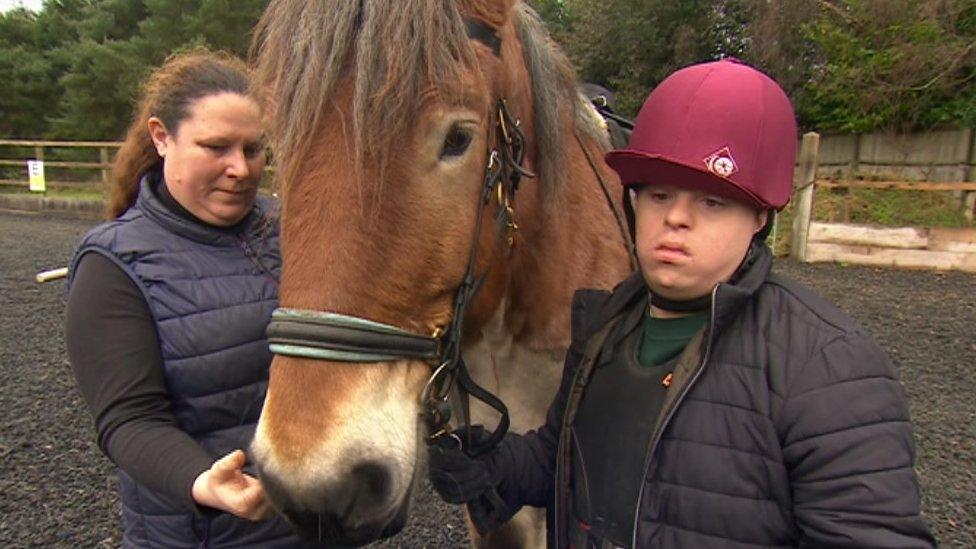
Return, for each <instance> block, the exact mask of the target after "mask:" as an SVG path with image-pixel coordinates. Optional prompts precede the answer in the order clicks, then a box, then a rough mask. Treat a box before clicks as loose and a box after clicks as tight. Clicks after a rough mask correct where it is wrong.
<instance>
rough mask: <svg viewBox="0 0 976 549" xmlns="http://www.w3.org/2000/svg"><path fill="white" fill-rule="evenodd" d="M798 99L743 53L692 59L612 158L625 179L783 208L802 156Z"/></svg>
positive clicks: (652, 100) (664, 85) (663, 87)
mask: <svg viewBox="0 0 976 549" xmlns="http://www.w3.org/2000/svg"><path fill="white" fill-rule="evenodd" d="M796 142H797V128H796V120H795V117H794V114H793V106H792V105H791V104H790V100H789V98H787V97H786V93H785V92H783V90H782V88H780V87H779V85H778V84H777V83H776V82H775V81H773V79H771V78H770V77H768V76H766V75H765V74H763V73H761V72H759V71H758V70H756V69H754V68H752V67H750V66H748V65H746V64H744V63H742V62H740V61H737V60H722V61H715V62H711V63H702V64H699V65H692V66H690V67H686V68H684V69H681V70H679V71H677V72H675V73H674V74H672V75H671V76H669V77H667V78H666V79H665V80H664V81H663V82H661V83H660V84H659V85H658V86H657V87H656V88H655V89H654V91H653V92H651V95H650V96H648V98H647V100H646V101H645V102H644V106H643V107H642V108H641V111H640V113H639V114H638V115H637V120H636V125H635V127H634V132H633V135H632V136H631V138H630V143H629V144H628V146H627V148H626V149H620V150H614V151H610V152H609V153H607V155H606V160H607V164H609V165H610V167H611V168H613V169H614V170H615V171H616V172H617V173H618V174H619V175H620V178H621V182H622V183H623V184H624V185H625V186H638V185H642V184H648V183H653V184H661V185H673V186H676V187H681V188H692V189H699V190H702V191H705V192H707V193H709V194H715V195H718V196H725V197H729V198H733V199H736V200H739V201H742V202H745V203H747V204H752V205H754V206H756V207H757V208H760V209H775V210H780V209H782V208H783V207H784V206H786V203H787V202H789V200H790V194H791V192H792V189H793V166H794V164H795V162H796Z"/></svg>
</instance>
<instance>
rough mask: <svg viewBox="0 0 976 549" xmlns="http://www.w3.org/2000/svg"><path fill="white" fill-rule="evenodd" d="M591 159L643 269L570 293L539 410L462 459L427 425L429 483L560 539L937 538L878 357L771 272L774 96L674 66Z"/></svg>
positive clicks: (778, 161) (719, 542)
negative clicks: (534, 425) (537, 514)
mask: <svg viewBox="0 0 976 549" xmlns="http://www.w3.org/2000/svg"><path fill="white" fill-rule="evenodd" d="M606 159H607V163H608V164H609V165H610V167H612V168H613V169H614V170H615V171H616V172H617V173H618V174H619V175H620V178H621V181H622V182H623V183H624V184H625V185H626V186H627V187H628V188H629V189H630V193H631V196H632V202H631V203H632V205H633V210H632V213H633V214H634V215H633V216H631V220H632V224H631V229H632V230H633V231H634V233H635V235H636V238H635V242H636V252H637V256H638V260H639V265H640V269H639V271H638V272H636V273H634V274H633V275H632V276H630V277H628V278H627V279H626V280H624V281H623V282H621V283H620V284H619V285H618V286H617V287H616V288H615V289H614V291H613V292H612V293H608V292H599V291H580V292H578V293H577V295H576V297H575V299H574V303H573V322H572V326H573V342H572V345H571V346H570V349H569V352H568V353H567V357H566V368H565V371H564V377H563V384H562V386H561V387H560V391H559V393H558V395H557V396H556V399H555V400H554V401H553V404H552V406H551V407H550V409H549V415H548V418H547V422H546V424H545V425H543V426H542V427H540V428H539V429H538V430H537V431H533V432H530V433H527V434H526V435H524V436H518V435H509V436H507V437H506V438H505V439H504V440H503V442H502V443H501V444H500V445H499V447H497V448H496V449H495V450H494V451H493V452H492V453H491V454H490V455H488V456H483V457H481V458H478V459H472V458H469V457H467V455H465V454H464V453H463V452H462V449H461V448H459V447H458V446H459V445H458V443H457V442H456V441H459V440H465V439H466V438H468V437H466V436H457V437H456V438H455V439H453V440H452V439H450V438H446V437H445V438H444V439H442V440H440V441H438V442H437V443H436V444H435V445H434V446H433V447H432V448H431V454H430V473H431V481H432V483H433V485H434V487H435V489H436V490H437V491H438V492H439V493H440V494H441V496H442V497H444V498H445V499H447V500H448V501H451V502H456V503H462V502H466V503H468V507H469V509H470V511H471V516H472V520H473V521H474V523H475V525H476V526H477V527H478V528H479V529H480V530H482V531H485V530H490V529H491V528H492V527H494V526H496V525H497V524H499V523H501V522H504V521H505V520H507V519H508V518H509V517H510V516H511V515H512V514H513V513H514V512H515V511H517V510H518V509H519V508H520V507H521V506H522V505H533V506H538V507H546V508H547V509H548V510H549V511H550V515H549V517H550V519H551V520H550V522H549V527H550V532H549V533H550V537H549V542H550V545H551V546H555V547H558V548H560V549H562V548H565V547H577V548H591V547H598V548H607V547H613V548H617V547H633V548H637V547H640V548H649V547H668V548H682V547H689V548H695V549H698V548H707V547H715V548H726V547H933V546H934V540H933V539H932V536H931V534H930V533H929V530H928V526H927V525H926V523H925V520H924V518H923V517H922V516H921V511H920V507H921V503H920V499H921V498H920V491H919V487H918V480H917V478H916V475H915V471H914V468H913V465H914V463H913V462H914V449H913V441H912V427H911V423H910V421H909V417H908V407H907V405H906V402H905V398H904V395H903V392H902V390H901V387H900V386H899V384H898V381H897V378H896V376H895V371H894V367H893V365H892V364H891V361H890V360H889V359H888V358H887V357H886V356H885V354H884V352H883V351H882V350H881V349H880V348H879V347H878V346H877V344H875V343H874V341H872V339H871V337H870V336H869V335H868V334H866V333H865V332H864V330H863V329H861V328H860V327H858V326H857V325H856V324H855V323H854V321H853V320H851V319H850V318H848V317H847V316H846V315H844V314H843V313H841V312H840V311H838V310H837V309H836V308H835V307H833V306H832V305H830V304H829V303H827V302H826V301H824V300H823V299H822V298H820V297H819V296H817V295H815V294H814V293H813V292H811V291H809V290H807V289H805V288H803V287H802V286H801V285H800V284H797V283H795V282H792V281H790V280H786V279H784V278H782V277H779V276H777V275H775V274H773V273H772V272H771V267H772V254H771V253H770V251H769V248H768V247H767V246H766V244H765V237H766V234H767V232H768V230H769V228H770V225H771V220H772V215H773V213H774V211H775V210H779V209H782V208H783V207H784V206H785V205H786V204H787V202H788V201H789V199H790V194H791V191H792V179H793V165H794V162H795V160H796V122H795V121H794V115H793V108H792V106H791V105H790V101H789V99H788V98H787V97H786V94H785V93H784V92H783V90H782V89H780V87H779V86H778V85H777V84H776V83H775V82H774V81H773V80H772V79H770V78H769V77H767V76H766V75H764V74H762V73H761V72H759V71H757V70H755V69H753V68H752V67H749V66H747V65H744V64H742V63H739V62H736V61H731V60H728V61H718V62H714V63H703V64H700V65H693V66H691V67H687V68H684V69H682V70H680V71H678V72H676V73H675V74H673V75H671V76H669V77H668V78H667V79H665V80H664V82H662V83H661V84H660V85H659V86H658V87H657V88H655V90H654V91H653V92H652V93H651V95H650V97H648V99H647V101H646V102H645V103H644V106H643V108H642V109H641V112H640V114H639V115H638V117H637V123H636V126H635V128H634V132H633V135H632V137H631V140H630V144H629V145H628V148H626V149H623V150H616V151H611V152H610V153H608V154H607V157H606ZM469 433H470V436H471V437H472V438H480V437H481V436H482V435H481V433H482V431H481V430H478V429H472V430H469ZM462 435H463V434H462Z"/></svg>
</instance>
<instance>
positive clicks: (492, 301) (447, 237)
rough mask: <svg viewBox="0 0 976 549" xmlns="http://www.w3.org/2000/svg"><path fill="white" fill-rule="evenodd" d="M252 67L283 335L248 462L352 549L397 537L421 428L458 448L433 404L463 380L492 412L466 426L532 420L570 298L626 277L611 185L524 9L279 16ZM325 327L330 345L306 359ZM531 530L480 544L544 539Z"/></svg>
mask: <svg viewBox="0 0 976 549" xmlns="http://www.w3.org/2000/svg"><path fill="white" fill-rule="evenodd" d="M252 59H253V60H254V69H255V87H256V89H257V90H259V96H260V98H261V101H262V103H263V105H264V111H265V113H266V116H267V128H268V138H269V141H270V146H271V150H273V151H274V157H275V163H276V175H275V178H276V187H277V189H278V193H279V195H280V197H281V215H280V223H281V247H282V256H283V270H282V278H281V285H280V306H281V309H280V310H279V311H280V315H279V313H278V312H276V315H277V316H276V317H275V320H273V321H272V325H271V326H269V334H270V333H272V331H274V330H272V328H274V327H275V326H276V325H277V326H278V328H280V330H278V331H277V332H276V333H279V335H280V336H281V338H283V339H280V340H279V344H278V346H277V347H278V348H277V349H275V348H274V347H275V346H274V345H272V347H273V349H272V350H274V351H275V352H277V353H278V354H277V355H276V356H275V358H274V360H273V363H272V366H271V372H270V379H269V386H268V392H267V397H266V401H265V403H264V408H263V411H262V414H261V418H260V421H259V424H258V427H257V429H256V433H255V438H254V440H253V443H252V446H251V449H250V455H251V457H252V459H253V460H254V462H255V464H256V465H257V467H258V470H259V474H260V476H261V479H262V483H263V485H264V487H265V489H266V492H267V494H268V497H269V499H270V500H271V502H272V503H273V505H274V506H275V507H276V509H278V510H279V511H280V512H281V513H282V514H283V515H284V516H285V517H286V518H288V520H289V521H290V522H291V524H292V526H293V527H294V528H295V529H296V530H297V531H298V532H299V533H301V534H302V535H304V536H305V537H308V538H311V539H317V540H320V541H324V542H327V543H339V544H348V545H359V544H364V543H368V542H370V541H373V540H376V539H380V538H383V537H387V536H390V535H393V534H395V533H396V532H397V531H399V530H400V529H401V528H402V526H403V524H404V522H405V520H406V515H407V512H408V507H409V505H408V502H409V500H410V494H411V490H412V488H413V486H415V484H416V480H417V479H418V478H419V477H421V476H422V475H423V474H425V471H424V469H425V467H424V465H423V464H424V456H425V444H424V442H425V440H426V439H427V436H428V429H431V428H434V429H439V430H442V431H443V430H449V427H448V426H447V417H446V415H447V412H448V410H444V409H442V408H436V409H431V408H429V407H428V405H429V404H431V402H433V403H434V404H444V401H445V400H446V395H447V394H448V392H449V391H452V390H453V389H457V386H458V385H464V387H462V389H465V388H469V389H470V388H471V387H472V385H470V384H468V385H466V384H465V383H463V381H464V380H463V379H462V378H465V377H470V380H471V381H472V382H473V384H474V385H473V387H478V388H483V389H484V392H483V393H482V394H485V395H487V397H485V400H491V399H490V398H489V397H493V396H497V397H498V398H497V399H495V401H494V402H495V403H494V404H491V406H486V405H484V404H482V403H480V402H473V403H472V406H471V417H470V418H469V419H468V421H472V422H475V423H484V422H489V423H494V422H499V423H505V422H507V421H508V417H509V416H510V417H511V429H512V430H513V431H516V432H524V431H525V430H528V429H530V428H534V427H537V426H538V425H540V424H541V423H542V422H543V421H544V416H545V411H546V408H547V406H548V405H549V403H550V400H551V398H552V396H553V395H554V394H555V391H556V389H557V387H558V384H559V379H560V373H561V370H562V359H563V356H564V354H565V351H566V348H567V346H568V344H569V337H570V312H571V300H572V296H573V293H574V291H575V290H577V289H579V288H603V289H609V288H611V287H612V286H613V285H614V284H615V283H617V282H619V281H621V280H622V279H623V278H625V276H626V275H627V274H628V273H629V272H631V269H632V264H631V259H630V258H631V256H630V254H629V251H630V250H629V248H628V246H629V243H628V238H629V235H628V232H627V229H626V226H625V224H624V222H623V221H622V220H621V217H620V214H619V211H620V209H619V208H620V200H621V199H622V196H621V193H622V188H621V185H620V182H619V179H617V178H616V176H615V175H614V174H613V172H612V171H611V170H609V169H608V168H607V166H606V165H605V164H604V163H603V162H602V155H603V152H604V151H605V150H606V148H607V142H606V130H605V126H604V125H603V124H601V119H600V118H599V117H598V116H597V115H596V113H595V111H594V110H593V109H592V108H590V107H589V106H588V105H587V103H586V102H585V101H584V99H583V98H582V96H581V95H580V93H579V91H578V82H577V80H576V76H575V72H574V70H573V68H572V65H571V63H570V62H569V61H568V59H567V58H566V56H565V55H564V54H563V53H562V52H561V51H560V50H559V48H558V47H557V46H556V45H555V44H554V42H553V41H552V40H551V39H550V38H549V36H548V34H547V33H546V31H545V29H544V26H543V24H542V23H541V21H540V19H539V18H538V16H537V15H536V14H535V13H534V12H533V11H532V9H531V8H530V7H529V6H527V5H526V4H524V3H521V2H519V1H518V0H397V1H396V2H389V1H387V0H360V1H337V0H332V1H325V0H323V1H320V2H306V1H304V0H275V1H272V2H271V3H270V5H269V6H268V8H267V10H266V11H265V13H264V14H263V15H262V18H261V20H260V22H259V23H258V26H257V28H256V29H255V38H254V43H253V45H252ZM289 330H290V331H289ZM323 331H324V332H328V333H330V334H332V336H331V337H333V339H335V338H338V340H339V342H338V343H336V344H335V345H324V346H317V344H316V343H315V342H314V341H312V340H313V339H314V336H315V335H316V334H319V333H320V332H323ZM282 334H284V335H282ZM289 334H290V335H289ZM289 337H291V339H289ZM274 341H275V339H274V337H272V342H273V343H274ZM282 341H283V342H284V343H281V342H282ZM369 342H372V343H369ZM458 354H463V359H464V360H463V361H462V360H461V358H460V357H459V356H455V355H458ZM445 355H450V356H451V357H452V358H450V359H446V360H445V359H444V356H445ZM438 365H440V366H438ZM445 368H446V369H445ZM433 369H436V370H435V371H432V370H433ZM472 391H474V389H471V390H470V391H467V390H466V391H462V392H472ZM475 392H476V391H475ZM475 392H472V394H475ZM421 395H423V397H421ZM476 396H477V395H476ZM478 398H481V397H478ZM502 403H504V405H507V407H508V410H507V411H508V412H510V414H505V413H504V412H506V410H505V406H504V405H502V406H499V405H501V404H502ZM492 408H495V409H497V410H500V412H501V416H499V413H496V412H495V411H494V410H492ZM455 410H457V407H455ZM455 416H457V414H455ZM432 417H433V418H434V419H433V421H432V422H430V423H429V422H427V421H424V420H423V418H427V419H431V418H432ZM499 417H500V419H499ZM503 429H504V425H500V426H499V428H497V429H496V431H495V435H498V436H500V434H501V433H502V432H503ZM539 518H540V517H539V514H538V511H536V513H535V515H531V514H530V516H529V517H528V519H525V518H520V517H516V519H515V520H513V521H512V523H511V525H510V526H509V527H507V528H503V529H502V531H501V532H500V533H499V534H497V536H496V537H494V538H493V539H494V540H495V541H493V540H492V538H489V539H488V540H483V541H485V542H486V543H487V544H488V545H492V544H493V543H501V544H504V543H514V544H516V545H521V546H538V545H540V544H543V543H544V533H543V532H542V531H540V528H539V524H540V523H539Z"/></svg>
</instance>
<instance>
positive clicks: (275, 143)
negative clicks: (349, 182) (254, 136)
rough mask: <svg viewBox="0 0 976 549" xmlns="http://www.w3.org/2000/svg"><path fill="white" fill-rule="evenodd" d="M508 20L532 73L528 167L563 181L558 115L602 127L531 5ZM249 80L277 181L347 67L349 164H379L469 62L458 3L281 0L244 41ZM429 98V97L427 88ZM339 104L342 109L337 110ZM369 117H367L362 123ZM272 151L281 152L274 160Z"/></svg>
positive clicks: (299, 153)
mask: <svg viewBox="0 0 976 549" xmlns="http://www.w3.org/2000/svg"><path fill="white" fill-rule="evenodd" d="M516 18H517V19H516V27H517V30H518V36H519V40H520V41H521V42H522V48H523V50H524V52H525V63H526V66H527V68H528V71H529V74H530V77H531V80H532V92H533V96H534V102H535V103H534V111H535V119H534V127H535V134H536V140H537V151H538V161H537V169H538V171H539V172H540V176H541V177H542V178H543V179H544V180H546V181H548V182H550V184H559V182H560V181H561V180H562V179H563V177H564V173H563V171H564V170H563V169H561V168H562V163H563V158H564V152H563V131H564V129H563V127H562V126H563V125H562V124H561V122H562V121H563V118H562V117H563V116H565V113H566V112H567V110H566V109H569V112H570V113H571V115H572V116H573V117H574V119H575V123H576V127H577V129H578V130H579V131H581V132H582V133H584V134H585V135H587V136H589V137H591V138H595V139H597V140H598V142H601V143H605V141H606V139H605V137H603V138H602V140H601V138H600V136H603V135H604V133H603V131H602V128H600V126H599V124H598V123H597V122H596V121H595V120H594V118H593V117H592V116H590V115H589V113H588V112H587V110H586V109H584V108H582V107H581V105H582V98H581V96H580V95H579V92H578V90H577V87H576V86H577V82H576V76H575V71H574V70H573V67H572V65H571V64H570V62H569V60H568V59H567V58H566V56H565V55H563V54H562V52H561V51H560V50H559V49H558V48H557V47H556V46H555V45H554V44H553V42H552V41H551V39H550V38H549V37H548V35H547V34H546V32H545V29H544V28H543V25H542V23H541V21H540V20H539V18H538V16H537V15H536V14H535V12H533V11H532V9H531V8H530V7H528V6H527V5H525V4H520V5H519V7H518V8H517V9H516ZM252 57H256V71H255V84H256V86H257V87H258V90H259V96H260V97H262V99H263V102H264V105H265V108H266V109H267V114H268V119H269V121H270V126H271V127H270V130H271V134H272V135H271V136H272V143H271V144H272V149H273V150H275V151H287V152H288V154H287V156H285V157H284V158H285V159H286V160H284V162H280V161H279V165H278V174H279V175H278V178H277V179H278V181H279V182H281V181H290V180H292V179H293V177H294V175H295V170H296V169H297V166H298V164H299V162H300V160H301V159H302V158H303V157H304V156H305V155H306V153H307V152H308V151H309V147H310V146H311V139H312V138H313V136H314V134H315V130H316V128H317V127H318V125H319V123H320V117H321V114H322V111H323V110H324V109H325V108H326V105H327V98H329V97H331V96H333V95H335V94H336V93H337V92H338V89H337V86H338V85H339V84H340V83H341V76H342V75H343V74H345V73H346V72H347V71H349V70H354V71H355V73H356V81H355V84H354V85H355V90H354V92H353V99H352V105H350V106H349V108H350V109H351V110H352V119H353V127H352V128H347V131H351V132H352V138H353V143H354V147H355V149H354V150H353V151H352V153H353V155H354V157H355V160H356V165H357V167H358V168H359V171H360V173H362V170H363V168H364V167H365V166H366V165H367V163H368V165H370V166H372V167H375V168H378V169H380V170H381V171H382V170H383V169H384V168H385V166H386V165H387V163H388V161H389V158H390V156H391V154H392V152H393V150H394V147H395V145H396V142H397V139H398V136H400V135H402V134H404V133H405V132H406V131H407V129H408V128H409V127H410V125H411V124H412V123H413V121H414V119H415V115H416V113H417V112H418V111H419V109H420V107H421V104H422V102H423V101H424V100H425V93H429V90H431V89H434V90H437V93H440V94H441V95H443V96H445V98H448V99H449V98H450V97H451V94H453V93H459V92H460V91H461V90H458V89H456V88H457V85H456V83H457V82H458V81H459V80H460V76H461V74H462V73H463V72H464V71H466V70H470V69H476V68H477V58H476V57H475V53H474V50H473V48H472V44H471V41H470V40H469V39H468V37H467V34H466V31H465V27H464V22H463V19H462V16H461V14H460V12H459V10H458V8H457V2H455V1H453V0H444V1H440V2H432V1H430V0H397V1H396V2H391V1H389V0H361V1H358V2H348V1H337V0H331V1H326V0H320V1H316V2H307V1H305V0H280V1H275V2H272V3H271V5H270V6H269V7H268V9H267V10H266V11H265V13H264V15H263V16H262V18H261V21H260V22H259V23H258V27H257V29H256V32H255V38H254V43H253V45H252ZM428 97H429V95H428ZM339 108H343V107H339ZM367 121H368V122H367ZM279 158H281V157H279Z"/></svg>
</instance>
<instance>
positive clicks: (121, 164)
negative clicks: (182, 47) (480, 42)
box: [105, 48, 249, 219]
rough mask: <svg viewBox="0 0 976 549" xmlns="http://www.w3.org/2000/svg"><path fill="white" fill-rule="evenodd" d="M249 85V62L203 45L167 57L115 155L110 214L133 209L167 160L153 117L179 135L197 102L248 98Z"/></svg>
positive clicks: (146, 84) (148, 82)
mask: <svg viewBox="0 0 976 549" xmlns="http://www.w3.org/2000/svg"><path fill="white" fill-rule="evenodd" d="M248 84H249V73H248V68H247V65H245V64H244V62H243V61H241V60H240V59H238V58H236V57H234V56H233V55H230V54H227V53H223V52H211V51H208V50H206V49H202V48H198V49H194V50H191V51H188V52H183V53H177V54H173V55H171V56H169V57H168V58H166V61H164V62H163V64H162V65H161V66H160V67H159V68H157V69H156V70H154V71H153V72H152V74H150V75H149V78H147V79H146V81H145V82H144V83H143V86H142V91H141V94H140V96H139V103H138V104H137V105H136V109H135V115H134V116H133V118H132V123H131V124H130V126H129V129H128V131H127V132H126V135H125V140H124V141H123V143H122V146H121V148H120V149H119V152H118V154H116V155H115V160H114V162H113V164H112V177H111V182H110V188H109V195H108V201H107V203H106V206H105V216H106V217H107V218H108V219H114V218H116V217H118V216H119V215H121V214H122V213H123V212H125V211H126V210H127V209H129V207H131V206H132V204H133V203H134V202H135V200H136V196H137V195H138V194H139V180H140V179H141V178H142V176H143V174H145V173H146V172H147V171H149V170H151V169H153V168H155V167H157V166H159V165H160V164H161V163H162V158H160V156H159V154H158V153H157V152H156V147H155V146H154V145H153V142H152V138H151V137H150V135H149V128H148V126H147V124H146V121H147V120H149V118H150V117H152V116H155V117H157V118H159V119H160V120H162V122H163V124H164V125H165V126H166V129H167V130H168V131H169V132H170V133H171V134H173V135H176V133H177V132H178V131H179V127H180V124H181V123H182V122H183V120H185V119H186V117H187V116H188V115H189V114H190V113H189V110H190V107H191V105H192V104H193V102H194V101H196V100H198V99H201V98H203V97H208V96H211V95H215V94H219V93H236V94H240V95H244V96H247V95H248V93H249V90H248Z"/></svg>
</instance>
